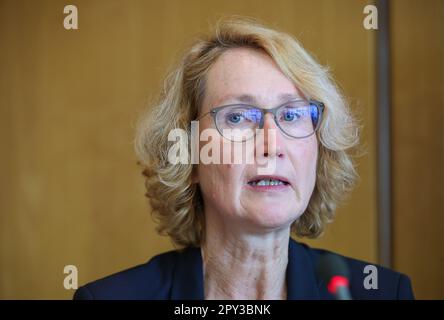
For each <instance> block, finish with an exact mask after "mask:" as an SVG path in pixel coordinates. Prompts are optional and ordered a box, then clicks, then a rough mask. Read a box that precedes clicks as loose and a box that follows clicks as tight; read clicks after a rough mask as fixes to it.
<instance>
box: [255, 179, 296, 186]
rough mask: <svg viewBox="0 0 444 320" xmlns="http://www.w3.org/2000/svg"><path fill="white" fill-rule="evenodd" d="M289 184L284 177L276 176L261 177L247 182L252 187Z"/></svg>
mask: <svg viewBox="0 0 444 320" xmlns="http://www.w3.org/2000/svg"><path fill="white" fill-rule="evenodd" d="M289 184H290V183H289V182H288V181H287V180H286V179H284V178H278V177H269V178H268V177H265V178H263V177H261V178H255V179H253V180H251V181H249V182H248V185H250V186H253V187H268V186H287V185H289Z"/></svg>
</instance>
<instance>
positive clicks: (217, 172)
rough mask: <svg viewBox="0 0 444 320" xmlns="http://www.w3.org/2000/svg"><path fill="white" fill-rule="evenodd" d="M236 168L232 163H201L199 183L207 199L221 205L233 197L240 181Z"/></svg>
mask: <svg viewBox="0 0 444 320" xmlns="http://www.w3.org/2000/svg"><path fill="white" fill-rule="evenodd" d="M236 169H237V168H235V166H233V165H231V164H230V165H224V164H210V165H203V164H199V168H198V172H199V184H200V188H201V190H202V193H203V194H204V196H205V197H206V198H207V200H209V201H212V202H215V203H217V204H218V205H220V204H221V203H223V202H224V201H225V202H226V201H228V199H231V198H233V195H234V194H235V193H236V190H237V189H236V186H237V181H238V179H237V176H238V173H237V170H236Z"/></svg>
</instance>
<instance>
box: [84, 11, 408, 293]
mask: <svg viewBox="0 0 444 320" xmlns="http://www.w3.org/2000/svg"><path fill="white" fill-rule="evenodd" d="M193 120H194V121H198V125H199V131H198V132H199V133H200V138H201V139H200V143H199V144H198V148H199V151H202V150H203V148H205V143H204V142H205V139H202V134H203V133H204V132H205V130H210V132H211V130H213V131H216V132H217V134H216V135H214V134H212V135H211V143H212V145H213V146H215V147H217V148H214V149H213V150H212V151H211V152H210V153H211V157H212V159H213V160H214V159H216V160H220V159H230V160H231V159H232V156H234V153H235V152H237V151H236V150H238V149H236V148H235V146H239V145H246V144H247V142H248V141H253V140H254V141H255V144H254V148H252V149H251V148H250V149H249V150H246V151H245V150H244V151H242V152H244V153H245V154H244V155H245V156H246V157H248V156H252V158H253V159H254V161H253V162H249V163H247V162H246V161H242V162H241V163H233V162H232V161H231V162H230V161H228V162H222V161H213V162H211V161H203V159H202V157H204V156H205V153H202V152H200V153H199V160H200V161H198V163H197V164H194V163H191V162H190V161H188V162H187V161H185V162H184V161H182V162H179V163H178V162H177V161H176V162H174V161H171V158H169V155H171V147H172V145H173V144H174V141H170V140H171V139H168V137H169V134H170V133H171V132H172V131H173V130H174V129H178V128H180V129H183V130H185V132H187V133H191V131H192V130H191V125H192V121H193ZM230 130H231V131H230ZM194 138H195V137H191V138H190V139H194ZM186 142H191V140H190V141H186ZM357 143H358V130H357V126H356V123H355V121H354V119H353V117H352V115H351V113H350V111H349V108H348V106H347V105H346V103H345V101H344V99H343V97H342V96H341V95H340V93H339V91H338V89H337V87H336V86H335V84H334V83H333V82H332V80H331V78H330V76H329V73H328V72H327V70H326V69H325V68H323V67H322V66H320V65H319V64H318V63H317V62H316V61H315V60H314V59H313V58H312V57H311V56H310V55H309V54H308V53H307V52H306V51H305V50H304V49H303V48H302V47H301V46H300V44H299V43H298V42H297V41H296V40H295V39H293V38H292V37H291V36H289V35H287V34H285V33H282V32H278V31H276V30H273V29H270V28H268V27H266V26H263V25H261V24H258V23H256V22H253V21H250V20H247V19H231V20H230V19H228V20H223V21H221V22H220V23H219V24H218V25H217V27H216V29H215V31H214V33H213V34H211V35H210V36H208V38H206V39H201V40H199V41H197V42H196V43H195V44H194V45H193V46H192V47H191V48H190V49H189V50H188V51H187V52H186V54H185V55H184V57H183V59H182V60H181V61H180V63H179V64H178V66H177V67H176V68H175V69H174V70H173V71H172V72H171V74H170V75H169V76H168V77H167V79H166V82H165V88H164V91H163V94H162V97H161V98H160V100H159V103H158V104H157V105H156V106H155V107H154V109H153V110H152V111H151V112H150V113H149V114H148V115H147V116H146V117H144V118H143V119H142V121H141V122H140V125H139V128H138V132H137V137H136V150H137V153H138V155H139V157H140V159H141V162H142V163H143V165H144V175H145V176H146V188H147V196H148V197H149V198H150V201H151V205H152V209H153V212H154V214H155V217H156V218H157V221H158V223H159V231H160V232H161V233H162V234H167V235H169V236H170V237H171V239H172V240H173V241H174V243H175V244H177V245H178V246H180V247H183V248H184V249H183V250H178V251H172V252H168V253H164V254H161V255H159V256H156V257H154V258H153V259H151V260H150V261H149V262H148V263H146V264H144V265H141V266H137V267H135V268H132V269H130V270H126V271H123V272H120V273H118V274H115V275H112V276H109V277H107V278H104V279H101V280H98V281H95V282H93V283H90V284H88V285H86V286H84V287H81V288H80V289H79V290H78V291H77V292H76V294H75V298H78V299H114V298H117V299H332V298H334V296H333V295H332V294H331V293H330V292H329V291H328V290H327V283H325V281H323V280H322V279H320V277H319V275H317V273H316V266H317V263H318V260H319V257H320V255H321V254H322V253H323V252H322V251H320V250H315V249H311V248H309V247H308V246H306V245H302V244H299V243H297V242H296V241H294V240H292V239H291V238H290V234H291V232H294V233H295V234H297V235H299V236H307V237H317V236H319V235H320V234H321V233H322V231H323V229H324V227H325V224H326V223H328V222H330V221H332V219H333V216H334V210H335V207H336V205H337V203H338V202H339V201H340V200H341V197H342V195H344V194H346V193H347V192H348V191H349V190H350V189H351V187H352V186H353V183H354V181H355V179H356V177H357V175H356V172H355V169H354V167H353V163H352V160H351V157H350V150H352V148H353V147H355V146H356V145H357ZM181 146H182V147H186V148H188V146H189V144H188V143H182V144H181ZM175 150H176V149H175ZM187 150H188V151H190V149H187ZM218 151H220V152H218ZM213 153H214V154H213ZM173 154H174V152H173ZM207 156H208V154H207ZM185 159H189V157H185ZM220 162H222V163H220ZM270 164H272V165H270ZM264 166H265V167H266V169H267V170H262V171H261V170H260V169H264ZM264 171H268V172H266V173H265V174H264V173H263V172H264ZM344 259H345V260H344V261H345V264H346V266H347V268H348V270H349V272H350V277H349V280H350V281H351V283H350V291H351V295H352V296H353V298H355V299H367V298H370V299H372V298H374V299H377V298H387V299H397V298H413V294H412V290H411V286H410V281H409V279H408V278H407V277H406V276H405V275H401V274H399V273H396V272H394V271H391V270H388V269H384V268H382V267H377V271H378V277H379V279H383V280H384V281H383V282H381V283H378V289H377V290H375V289H372V290H369V289H366V288H365V286H364V277H365V274H364V273H363V270H364V267H365V266H366V264H365V263H364V262H361V261H357V260H354V259H350V258H344Z"/></svg>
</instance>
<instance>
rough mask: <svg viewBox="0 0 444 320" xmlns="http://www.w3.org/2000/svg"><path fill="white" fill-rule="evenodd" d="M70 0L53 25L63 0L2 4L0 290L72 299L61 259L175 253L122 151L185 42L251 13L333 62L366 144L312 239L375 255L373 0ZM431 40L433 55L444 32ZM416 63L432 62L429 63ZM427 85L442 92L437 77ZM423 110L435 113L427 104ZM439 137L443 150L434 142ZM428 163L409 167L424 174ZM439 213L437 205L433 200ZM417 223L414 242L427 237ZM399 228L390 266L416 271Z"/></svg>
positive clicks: (127, 260) (116, 261)
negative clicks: (67, 14) (75, 15)
mask: <svg viewBox="0 0 444 320" xmlns="http://www.w3.org/2000/svg"><path fill="white" fill-rule="evenodd" d="M70 3H72V4H75V5H77V7H78V9H79V29H78V30H71V31H67V30H65V29H63V27H62V21H63V18H64V15H63V7H64V5H65V3H64V2H63V1H49V0H45V1H31V0H28V1H12V0H10V1H2V2H0V39H1V41H0V70H1V72H0V145H1V149H0V155H1V156H0V167H1V168H2V169H3V174H2V179H1V180H0V298H26V299H28V298H42V299H46V298H62V299H64V298H70V297H71V296H72V294H73V292H72V291H68V290H65V289H64V288H63V285H62V284H63V277H64V274H63V267H64V266H65V265H68V264H74V265H76V266H77V267H78V269H79V281H80V284H83V283H85V282H88V281H91V280H94V279H97V278H99V277H103V276H105V275H108V274H110V273H113V272H116V271H119V270H122V269H124V268H127V267H130V266H133V265H135V264H138V263H143V262H145V261H147V260H148V259H149V258H150V257H151V256H153V255H155V254H157V253H160V252H163V251H165V250H168V249H170V248H172V246H171V244H170V242H169V241H168V239H166V238H162V237H159V236H158V235H156V233H155V231H154V227H155V226H154V224H153V222H152V221H151V218H150V215H149V208H148V206H147V203H146V201H145V199H144V197H143V194H144V189H143V179H142V176H141V174H140V170H139V168H138V167H137V165H136V158H135V155H134V152H133V149H132V140H133V134H134V122H135V120H136V119H137V115H138V114H139V112H140V111H141V110H142V109H143V108H144V106H145V105H146V103H147V101H149V100H150V99H151V98H152V97H153V96H155V95H156V93H157V92H158V90H159V87H160V83H161V79H162V76H163V75H164V73H165V71H166V69H167V67H168V66H169V65H170V63H171V62H173V61H174V60H175V59H176V58H177V57H178V56H179V53H180V51H181V50H182V49H183V48H184V46H185V45H186V44H187V43H189V42H190V40H191V39H192V38H193V37H194V36H195V35H196V34H197V33H199V32H204V31H206V30H207V29H208V27H209V25H211V24H212V23H214V21H216V19H217V18H218V17H220V16H221V15H229V14H240V15H248V16H254V17H259V18H261V19H262V20H263V21H265V22H267V23H270V24H271V25H274V26H276V27H278V28H281V29H283V30H285V31H287V32H290V33H292V34H293V35H295V36H296V37H297V38H299V39H300V40H301V42H302V43H303V44H304V45H305V47H306V48H307V49H308V50H309V51H311V52H312V53H313V54H314V55H315V56H316V57H317V58H318V59H319V60H320V61H321V62H322V63H324V64H327V65H329V66H330V67H331V69H332V72H333V74H334V75H335V77H336V79H337V80H338V82H339V84H340V85H341V87H342V88H343V90H344V92H345V94H346V96H347V97H348V98H349V100H350V101H351V103H352V105H353V108H354V110H355V111H356V112H358V113H359V116H360V117H361V119H362V122H363V125H364V130H363V144H364V145H365V146H366V149H367V154H366V155H365V156H363V157H362V158H361V159H360V160H359V166H358V170H359V173H360V175H361V181H360V183H359V185H358V186H357V188H356V189H355V191H354V192H353V193H352V194H351V195H350V198H349V200H348V201H347V203H345V204H344V205H343V206H341V207H340V208H339V209H338V218H337V221H336V222H335V223H334V224H333V225H331V226H330V228H329V229H328V231H327V232H326V234H325V236H324V237H323V238H321V239H319V240H316V241H310V244H311V245H313V246H317V247H324V248H328V249H332V250H335V251H338V252H341V253H343V254H345V255H349V256H354V257H356V258H360V259H365V260H368V261H371V262H377V261H376V260H377V247H376V244H377V229H376V226H377V224H376V222H377V220H376V219H377V214H376V208H377V206H376V181H375V179H376V171H375V170H376V145H375V137H376V132H375V110H376V108H375V101H376V100H375V96H376V93H375V57H374V53H375V41H374V39H375V31H367V30H365V29H364V28H363V26H362V21H363V18H364V15H363V7H364V5H366V4H367V3H370V2H367V1H356V0H343V1H331V0H315V1H308V0H306V1H293V0H276V1H265V0H260V1H259V0H254V1H253V0H249V1H245V0H244V1H235V0H229V1H205V0H199V1H197V0H190V1H180V0H175V1H172V0H171V1H135V0H132V1H117V0H107V1H105V0H95V1H86V0H85V1H73V2H70ZM406 14H407V13H406ZM425 14H426V13H425ZM435 14H436V13H435ZM441 21H442V20H441ZM427 23H430V25H432V24H433V23H435V24H437V23H438V22H436V21H430V22H427ZM413 27H414V26H413V25H412V28H413ZM441 32H442V31H441ZM417 35H418V36H420V34H419V33H417ZM440 36H441V37H442V33H440ZM404 41H406V42H407V43H408V39H407V38H406V39H404ZM422 41H423V42H421V43H426V41H425V37H424V38H423V39H422ZM436 41H440V43H441V47H440V48H441V50H442V39H441V40H436ZM417 50H418V52H419V51H420V49H419V48H418V49H417ZM423 54H424V55H426V54H431V53H427V52H426V51H424V53H423ZM430 57H432V56H430ZM440 57H441V59H442V51H441V55H440ZM415 63H416V62H415ZM423 63H424V67H427V68H430V70H431V68H432V67H431V65H429V63H431V62H430V61H429V62H426V61H424V62H423ZM441 67H442V64H441ZM427 70H429V69H427ZM441 70H442V68H441ZM441 75H442V74H441ZM436 77H438V76H436ZM436 77H435V78H434V79H435V80H437V78H436ZM439 79H441V83H442V77H441V78H439ZM424 81H426V80H424ZM404 83H406V85H409V82H408V80H407V79H404ZM408 88H409V89H408V90H413V88H412V87H408ZM424 90H429V88H428V87H427V86H426V85H424ZM430 90H432V89H430ZM433 90H435V91H433V92H435V93H436V96H439V94H440V93H442V86H441V89H439V88H438V84H437V85H436V87H434V89H433ZM419 96H420V95H419V94H418V97H419ZM441 99H442V96H441ZM440 101H441V106H442V100H440ZM420 102H425V100H424V99H421V100H417V101H416V103H420ZM401 103H402V102H401ZM412 106H413V105H412ZM416 106H418V104H416ZM422 106H423V107H430V108H437V107H434V106H433V105H432V104H430V102H429V103H427V104H425V105H422ZM403 107H405V106H404V105H403V106H402V107H401V106H400V107H399V109H402V108H403ZM412 110H413V109H412ZM409 117H410V119H412V120H413V119H414V118H413V113H412V114H410V115H409ZM441 117H442V112H441ZM433 121H435V122H437V121H438V120H437V119H435V120H433ZM424 126H425V125H424ZM436 130H437V129H436ZM406 132H407V133H406V134H409V133H408V130H407V131H406ZM436 132H437V133H439V132H441V134H442V129H441V131H436ZM400 134H401V131H400ZM415 141H418V140H415ZM421 141H422V140H421ZM424 141H427V140H424ZM439 141H440V142H439ZM418 143H421V142H418ZM436 143H437V145H436V146H437V147H439V143H441V147H442V139H441V140H439V139H438V140H437V142H436ZM412 146H413V148H415V146H416V145H412ZM429 146H430V148H432V147H433V146H435V145H432V144H430V145H429ZM421 150H422V149H421ZM411 152H415V150H414V149H412V150H411ZM419 157H420V159H422V160H424V161H425V160H426V159H427V158H428V157H427V156H426V155H421V156H419ZM438 160H439V159H435V160H433V161H435V162H433V163H434V165H436V166H437V165H438V162H437V161H438ZM396 161H397V160H396ZM441 161H442V153H441ZM423 164H425V163H424V162H423ZM418 165H419V163H418ZM428 165H431V164H430V162H427V164H426V167H421V168H419V167H414V168H417V169H419V170H425V171H426V170H427V166H428ZM405 168H406V169H408V168H409V167H408V166H407V165H405ZM440 172H441V174H442V169H441V171H440ZM398 174H402V173H401V172H399V173H398ZM416 175H419V173H418V172H416ZM410 179H411V180H410ZM428 179H430V181H432V180H433V176H430V177H429V178H428ZM412 180H413V181H420V180H418V177H417V176H415V177H414V178H413V177H411V176H408V178H405V180H402V181H400V182H401V183H404V182H405V183H407V182H410V181H412ZM432 184H433V183H432V182H430V189H426V190H424V189H421V190H419V191H418V192H420V193H421V196H422V197H426V198H427V197H431V195H424V194H423V193H424V192H427V191H428V192H429V193H433V195H434V196H435V197H439V195H442V180H441V185H438V184H436V185H435V187H441V189H440V190H441V191H436V190H434V189H432ZM405 190H406V192H407V191H408V190H410V189H407V187H406V189H405ZM412 190H413V189H412ZM439 192H441V194H439ZM399 196H400V197H405V196H406V194H404V193H398V197H399ZM427 199H428V198H427ZM441 199H442V197H441ZM418 201H419V200H418ZM441 204H442V202H441ZM424 205H425V204H424ZM406 206H407V204H406ZM425 206H426V205H425ZM429 208H430V207H427V206H426V207H424V208H423V209H424V210H421V212H420V213H421V215H423V216H426V215H427V214H428V212H425V211H427V209H429ZM430 209H431V208H430ZM435 209H436V210H438V209H441V211H442V205H441V207H440V208H438V207H436V208H435ZM403 212H407V211H405V210H404V211H403ZM411 212H413V211H411ZM406 214H407V213H406ZM410 215H413V213H410ZM398 217H399V215H398ZM426 217H427V219H432V218H431V216H426ZM417 219H418V218H414V219H413V222H414V223H415V224H414V225H413V226H415V227H418V226H419V225H418V224H416V223H417V221H418V220H417ZM401 220H402V219H401ZM429 222H430V221H429ZM431 222H437V220H432V221H431ZM441 222H442V220H441ZM409 223H410V222H408V220H405V221H404V225H408V224H409ZM403 228H404V226H403V225H400V228H399V230H401V229H402V230H404V229H403ZM406 228H407V227H406ZM422 231H423V232H424V233H423V234H422V236H421V239H424V238H425V237H427V236H429V235H428V233H427V232H426V230H422ZM402 232H403V231H401V232H400V233H399V234H400V235H401V234H403V233H402ZM441 234H442V233H441ZM406 236H407V235H405V236H402V237H401V238H396V241H397V242H396V243H397V246H396V250H399V252H400V255H399V256H397V259H396V262H397V266H399V267H400V268H401V269H403V270H404V271H406V272H410V271H412V272H413V271H415V270H413V269H409V264H410V262H411V261H410V260H409V259H410V258H402V257H405V256H406V255H405V254H404V253H403V252H405V251H407V252H408V250H410V249H409V248H410V245H409V246H408V247H407V246H404V240H403V239H404V238H403V237H406ZM441 239H442V238H441ZM417 248H418V249H420V248H421V247H420V246H418V247H417ZM415 252H416V251H415ZM441 258H442V256H441ZM412 259H413V258H412ZM418 279H420V278H418ZM416 287H417V288H420V287H418V286H416Z"/></svg>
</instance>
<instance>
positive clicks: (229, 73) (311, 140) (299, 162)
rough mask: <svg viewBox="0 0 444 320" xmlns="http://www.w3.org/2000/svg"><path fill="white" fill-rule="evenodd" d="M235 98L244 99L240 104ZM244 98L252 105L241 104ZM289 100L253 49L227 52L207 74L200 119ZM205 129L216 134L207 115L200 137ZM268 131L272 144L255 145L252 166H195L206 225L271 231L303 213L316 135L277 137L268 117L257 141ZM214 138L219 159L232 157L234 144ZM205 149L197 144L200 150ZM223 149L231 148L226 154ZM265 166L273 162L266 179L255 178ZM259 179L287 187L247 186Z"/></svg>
mask: <svg viewBox="0 0 444 320" xmlns="http://www.w3.org/2000/svg"><path fill="white" fill-rule="evenodd" d="M239 96H243V98H241V99H239ZM246 96H249V100H251V99H254V101H249V100H246ZM284 96H285V97H284ZM290 96H292V97H293V98H296V99H298V98H299V99H301V98H302V97H301V95H300V93H299V92H298V90H297V88H296V87H295V86H294V84H293V83H292V82H291V81H290V80H289V79H288V78H287V77H286V76H285V75H284V74H283V73H282V72H281V71H280V69H279V68H278V67H277V65H276V64H275V63H274V61H273V60H272V59H271V58H270V57H269V56H267V55H266V54H265V53H262V52H260V51H257V50H253V49H247V48H236V49H229V50H227V51H226V52H224V53H223V54H222V55H221V56H220V57H219V58H218V60H217V61H216V62H215V64H214V65H213V66H212V67H211V68H210V70H209V72H208V74H207V78H206V91H205V98H204V101H203V105H202V110H201V112H200V114H204V113H206V112H208V111H210V110H211V109H213V108H214V107H217V106H221V105H227V104H233V103H246V101H248V104H250V105H255V106H257V107H260V108H264V109H268V108H273V107H276V106H278V105H281V104H282V103H285V102H287V101H288V100H290V99H292V98H289V97H290ZM236 97H237V98H236ZM207 128H215V125H214V121H213V118H212V117H211V116H210V115H207V116H205V117H203V118H202V119H201V120H200V122H199V129H200V132H202V130H205V129H207ZM269 130H271V131H273V130H275V139H267V138H263V139H262V140H260V141H261V143H262V145H263V147H261V148H257V147H255V148H254V153H255V157H256V160H257V162H255V163H254V164H251V163H250V164H247V163H243V164H203V163H202V162H201V161H200V163H199V164H198V165H197V172H196V173H197V174H196V175H195V176H194V181H195V182H197V183H199V185H200V189H201V191H202V196H203V200H204V210H205V215H206V216H207V219H210V220H211V218H215V219H213V221H220V222H222V223H224V224H225V223H227V224H228V225H230V226H244V227H246V228H250V229H251V230H273V229H281V228H285V227H289V226H290V225H291V223H292V222H293V221H294V220H295V219H297V218H298V217H299V216H300V215H301V214H302V213H303V212H304V211H305V209H306V208H307V205H308V202H309V200H310V197H311V194H312V192H313V189H314V186H315V180H316V161H317V155H318V154H317V149H318V148H317V143H318V142H317V138H316V135H315V134H313V135H311V136H309V137H308V138H303V139H295V138H290V137H288V136H286V135H285V134H283V133H282V131H281V130H280V129H279V128H278V127H277V126H276V123H275V121H274V119H273V116H272V115H271V114H269V113H267V114H266V116H265V122H264V135H263V136H262V137H267V136H268V131H269ZM213 137H214V138H215V139H216V141H214V142H213V143H218V144H219V145H220V150H221V153H222V154H223V153H226V152H229V153H233V152H235V150H233V149H234V147H233V146H234V144H236V143H234V142H231V141H230V140H227V139H225V138H224V137H222V136H221V135H216V136H213ZM269 137H273V135H270V136H269ZM258 141H259V140H258ZM206 143H207V142H201V147H202V146H203V145H205V144H206ZM238 143H239V142H237V144H238ZM228 145H231V148H227V146H228ZM260 149H262V150H260ZM260 151H261V152H260ZM228 156H231V154H230V155H228ZM228 158H230V157H227V158H226V159H228ZM264 161H273V162H274V164H273V166H271V167H274V170H272V171H271V172H267V175H266V176H262V175H260V174H259V173H260V171H259V170H258V169H259V168H260V167H263V165H259V163H260V164H263V163H264ZM243 162H245V160H244V161H243ZM261 178H275V179H276V180H283V181H285V183H286V184H284V185H282V184H280V185H277V186H273V185H271V186H260V185H256V186H254V185H252V181H258V180H260V179H261ZM209 215H214V217H208V216H209Z"/></svg>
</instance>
